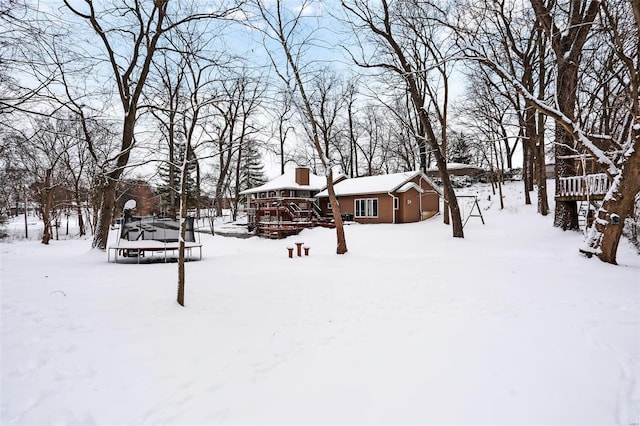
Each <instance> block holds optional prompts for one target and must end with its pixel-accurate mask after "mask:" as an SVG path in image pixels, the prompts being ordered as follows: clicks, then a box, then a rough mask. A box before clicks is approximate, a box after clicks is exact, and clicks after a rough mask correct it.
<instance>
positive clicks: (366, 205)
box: [354, 198, 378, 217]
mask: <svg viewBox="0 0 640 426" xmlns="http://www.w3.org/2000/svg"><path fill="white" fill-rule="evenodd" d="M354 211H355V217H378V199H377V198H358V199H356V200H355V209H354Z"/></svg>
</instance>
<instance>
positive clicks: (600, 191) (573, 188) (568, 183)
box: [558, 173, 609, 197]
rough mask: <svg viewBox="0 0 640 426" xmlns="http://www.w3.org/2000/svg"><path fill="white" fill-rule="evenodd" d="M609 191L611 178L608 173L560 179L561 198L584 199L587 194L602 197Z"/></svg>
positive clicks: (559, 190) (559, 194)
mask: <svg viewBox="0 0 640 426" xmlns="http://www.w3.org/2000/svg"><path fill="white" fill-rule="evenodd" d="M608 190H609V177H608V176H607V175H606V173H596V174H592V175H586V176H571V177H561V178H558V196H560V197H584V196H587V194H589V195H598V196H602V195H604V194H606V193H607V191H608Z"/></svg>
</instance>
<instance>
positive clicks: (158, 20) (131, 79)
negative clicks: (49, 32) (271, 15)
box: [64, 0, 237, 249]
mask: <svg viewBox="0 0 640 426" xmlns="http://www.w3.org/2000/svg"><path fill="white" fill-rule="evenodd" d="M64 3H65V6H66V7H67V9H69V10H70V11H71V12H72V13H73V14H75V15H76V16H77V17H79V18H81V19H83V20H85V21H86V22H87V23H88V25H89V26H90V27H91V29H92V30H93V31H94V32H95V34H96V35H97V36H98V38H99V40H100V43H101V45H102V47H103V49H104V50H103V52H104V55H105V56H106V59H107V61H108V63H109V66H110V68H111V72H112V77H113V79H114V80H115V85H116V87H117V93H118V96H119V100H120V105H121V108H122V140H121V145H120V149H119V152H118V153H117V155H116V157H115V162H114V163H115V164H114V165H113V167H112V168H111V169H110V170H109V171H108V172H107V173H106V175H105V178H104V181H103V185H104V186H103V188H102V191H101V192H102V194H103V196H102V201H101V205H100V216H99V220H98V225H97V229H96V232H95V234H94V238H93V247H97V248H100V249H104V248H105V247H106V243H107V236H108V231H109V225H110V223H111V220H112V215H113V211H114V205H115V188H116V184H117V181H118V179H119V178H120V176H121V175H122V173H123V170H124V168H125V167H126V166H127V164H128V162H129V158H130V156H131V152H132V150H133V148H134V146H135V142H136V139H135V125H136V121H137V119H138V116H139V114H138V107H139V102H140V99H141V96H142V93H143V90H144V89H145V86H146V83H147V78H148V76H149V73H150V72H151V70H152V67H151V64H152V63H153V61H154V57H155V54H156V51H157V50H158V47H159V45H160V43H161V40H162V38H163V37H164V36H165V35H168V34H170V33H171V32H172V31H173V30H175V29H176V28H178V27H180V26H181V25H184V24H185V23H188V22H190V21H196V20H203V19H217V18H221V17H225V16H228V15H229V14H230V13H231V12H233V11H235V10H237V4H235V3H236V2H233V3H234V4H233V5H231V6H230V7H226V8H220V9H219V10H217V11H214V12H210V13H204V14H200V13H195V14H193V13H188V14H187V15H186V16H184V17H176V16H177V15H179V14H181V13H182V11H180V10H172V9H170V8H169V1H168V0H158V1H154V2H143V1H141V0H133V1H131V2H127V3H126V4H125V3H123V4H121V5H115V6H110V7H104V8H102V9H99V8H98V6H99V5H96V4H95V3H94V2H92V1H90V0H84V1H83V2H82V3H81V4H78V3H75V2H74V3H73V4H72V3H71V2H70V1H68V0H65V2H64ZM174 15H176V16H174ZM100 60H102V59H100Z"/></svg>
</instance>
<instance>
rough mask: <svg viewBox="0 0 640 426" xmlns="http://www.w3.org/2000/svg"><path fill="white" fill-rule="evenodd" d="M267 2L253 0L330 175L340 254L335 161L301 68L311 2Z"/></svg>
mask: <svg viewBox="0 0 640 426" xmlns="http://www.w3.org/2000/svg"><path fill="white" fill-rule="evenodd" d="M267 3H268V2H266V1H263V0H255V2H254V4H255V6H256V8H257V10H258V13H259V15H260V17H261V18H262V24H263V25H265V26H266V28H264V31H263V34H264V35H265V36H266V37H268V38H269V39H271V41H274V42H276V43H277V45H278V46H279V48H280V49H282V53H283V54H284V56H285V65H283V64H281V62H279V61H277V60H276V59H275V57H274V55H273V53H271V52H269V53H270V58H271V61H272V64H273V66H274V67H275V69H276V72H277V73H278V75H279V76H280V77H281V78H282V80H283V81H284V82H287V81H289V78H288V77H287V76H286V74H287V73H288V72H291V78H292V80H293V81H295V88H296V89H297V91H298V93H299V95H300V98H301V100H302V107H303V110H304V115H305V118H306V121H307V124H308V125H309V128H310V136H311V142H312V144H313V146H314V148H315V150H316V152H317V154H318V157H319V159H320V162H321V165H322V167H323V169H324V171H325V174H326V177H327V191H328V193H329V202H330V203H331V206H333V221H334V223H335V226H336V238H337V248H336V252H337V253H338V254H344V253H346V252H347V242H346V238H345V235H344V227H343V224H342V216H341V213H340V205H339V204H338V201H337V198H336V194H335V190H334V188H333V181H334V178H333V167H332V166H333V163H332V161H331V159H330V153H329V152H327V150H326V146H325V147H323V146H322V143H321V134H320V126H319V122H320V118H319V117H318V116H317V115H316V113H315V112H314V109H313V105H312V99H311V97H310V96H309V95H308V94H307V89H308V85H307V83H306V81H305V79H307V78H308V73H307V72H305V70H304V68H302V67H303V65H304V64H303V63H302V61H303V60H304V58H303V56H304V50H305V49H308V48H309V47H310V45H311V40H310V39H309V37H311V36H310V35H308V34H302V30H303V29H302V26H303V25H304V24H303V17H304V15H303V14H304V12H305V11H306V8H307V6H308V2H307V1H306V0H305V1H303V2H302V5H301V6H300V7H299V8H298V11H297V12H291V11H288V10H287V9H286V8H285V7H284V1H283V0H276V1H275V4H274V5H273V7H268V5H267Z"/></svg>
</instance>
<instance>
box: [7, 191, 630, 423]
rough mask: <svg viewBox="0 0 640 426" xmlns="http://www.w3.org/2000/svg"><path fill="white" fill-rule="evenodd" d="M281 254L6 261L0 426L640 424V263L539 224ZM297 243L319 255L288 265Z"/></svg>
mask: <svg viewBox="0 0 640 426" xmlns="http://www.w3.org/2000/svg"><path fill="white" fill-rule="evenodd" d="M519 203H520V201H518V200H509V199H507V206H508V207H507V208H506V209H505V210H502V211H499V210H497V209H496V207H497V206H496V205H495V203H493V204H492V203H490V202H488V201H487V199H486V198H485V195H483V199H482V207H483V214H484V217H485V220H486V222H487V223H486V225H482V224H481V222H480V219H479V218H473V217H472V218H471V219H470V220H469V222H468V224H467V226H466V228H465V236H466V237H465V238H464V239H453V238H452V237H451V230H450V228H448V227H446V226H444V225H443V224H442V217H441V216H439V217H436V218H434V219H432V220H429V221H426V222H421V223H417V224H407V225H351V226H348V227H347V228H346V235H347V244H348V247H349V253H348V254H346V255H344V256H338V255H336V254H335V232H334V231H333V230H329V229H321V228H317V229H311V230H306V231H304V232H303V233H302V234H300V235H299V236H297V237H291V238H289V239H286V240H280V241H270V240H261V239H257V238H250V239H235V238H225V237H220V236H215V237H211V236H203V237H202V242H203V244H204V248H203V256H204V259H203V260H202V261H198V262H190V263H188V264H187V265H186V271H187V282H186V290H187V291H186V307H185V308H182V307H180V306H179V305H177V304H176V303H175V296H176V279H177V265H176V264H171V263H169V264H141V265H137V264H114V263H107V256H106V253H103V252H99V251H95V250H90V249H89V245H90V243H89V241H88V240H75V241H73V240H71V241H58V242H56V241H53V242H52V243H51V245H50V246H48V247H47V246H43V245H40V244H39V243H37V242H34V241H31V242H29V241H27V242H13V243H10V244H2V245H1V246H0V250H1V253H2V266H1V273H2V317H1V321H2V330H1V332H2V335H1V338H2V340H1V342H2V353H1V355H2V358H1V360H2V369H1V400H2V405H1V418H0V423H2V424H3V425H12V424H19V425H46V424H66V425H71V424H78V425H91V424H103V425H107V424H108V425H119V424H429V423H431V424H434V423H436V424H445V423H446V424H615V423H620V424H625V425H627V424H637V422H638V421H639V420H640V409H639V408H638V407H640V380H639V379H640V375H639V370H640V363H639V359H640V358H639V357H640V353H639V352H640V350H639V347H640V337H639V336H640V321H639V317H638V315H639V314H638V312H639V308H640V307H639V305H640V303H639V302H640V291H639V289H640V285H639V281H640V280H639V278H640V258H639V257H638V256H637V255H636V254H635V253H634V252H633V250H631V248H630V247H629V246H628V245H627V243H626V242H624V241H623V242H622V244H621V247H620V250H619V255H618V260H619V263H620V265H619V266H612V265H607V264H604V263H602V262H600V261H598V260H597V259H591V260H589V259H586V258H584V257H582V256H580V255H579V254H578V251H577V246H578V244H579V241H580V235H579V234H577V233H569V232H562V231H559V230H558V229H555V228H553V227H552V226H551V217H547V218H542V217H540V216H538V215H536V214H535V206H520V205H516V204H519ZM296 241H301V242H304V243H305V245H307V246H309V247H310V256H308V257H301V258H297V257H294V258H293V259H289V258H288V257H287V250H286V247H288V246H293V245H294V243H295V242H296Z"/></svg>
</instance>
